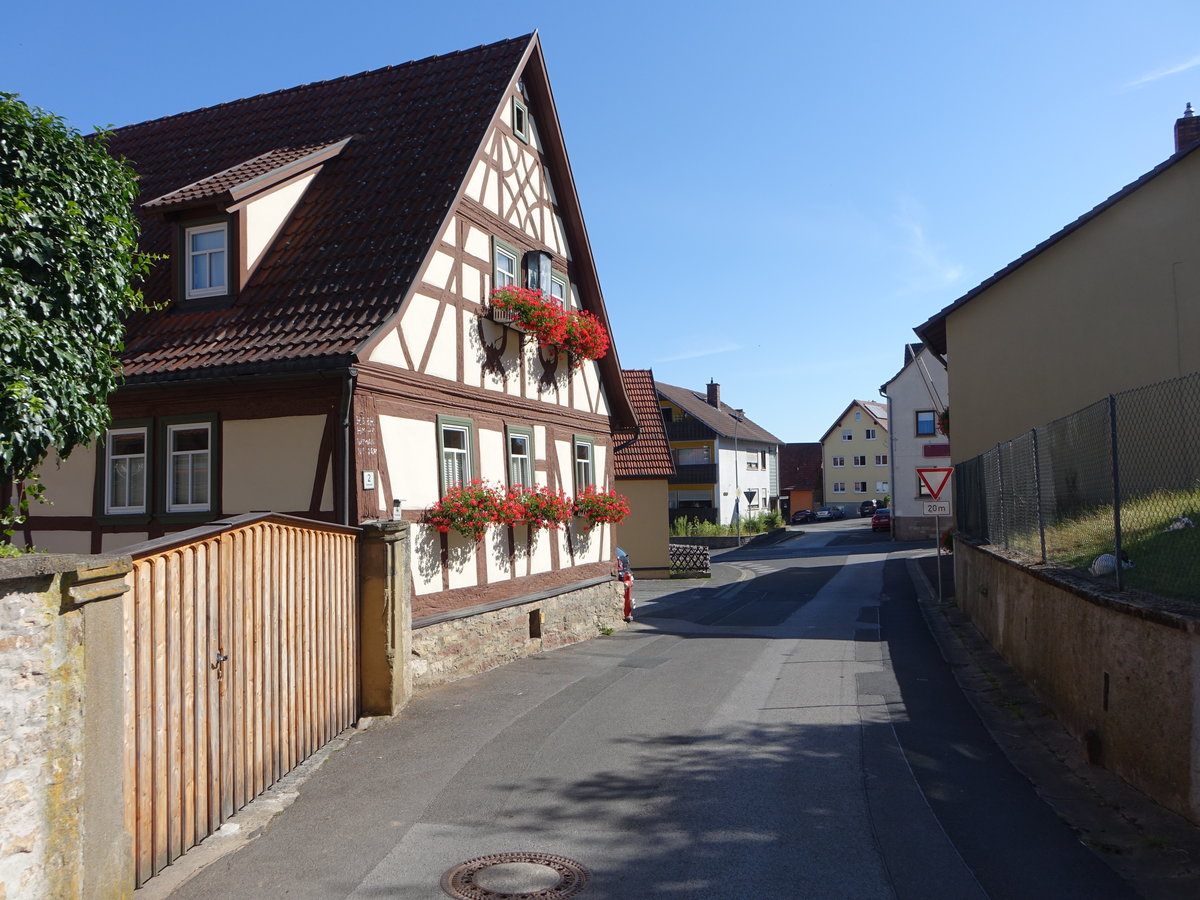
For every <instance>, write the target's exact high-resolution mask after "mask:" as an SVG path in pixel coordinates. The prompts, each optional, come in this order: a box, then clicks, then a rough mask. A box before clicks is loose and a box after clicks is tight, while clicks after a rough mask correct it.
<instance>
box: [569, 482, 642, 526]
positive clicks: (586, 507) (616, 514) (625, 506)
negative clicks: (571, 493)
mask: <svg viewBox="0 0 1200 900" xmlns="http://www.w3.org/2000/svg"><path fill="white" fill-rule="evenodd" d="M575 515H577V516H579V517H581V518H583V519H587V521H588V523H589V524H588V527H589V528H591V527H595V526H596V525H599V524H603V523H607V524H610V525H620V524H621V523H622V522H624V521H625V517H626V516H628V515H629V498H628V497H625V496H623V495H621V494H618V493H617V492H616V491H602V490H600V489H598V488H596V487H595V486H589V487H586V488H584V489H583V490H582V491H581V492H580V493H579V495H578V496H577V497H576V498H575Z"/></svg>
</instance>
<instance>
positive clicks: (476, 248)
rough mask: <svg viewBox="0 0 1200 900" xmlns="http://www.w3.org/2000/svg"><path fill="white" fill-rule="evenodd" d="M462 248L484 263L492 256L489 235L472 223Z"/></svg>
mask: <svg viewBox="0 0 1200 900" xmlns="http://www.w3.org/2000/svg"><path fill="white" fill-rule="evenodd" d="M480 165H481V166H482V165H484V164H483V163H480ZM463 249H465V250H466V251H467V253H468V254H469V255H471V256H474V257H476V258H477V259H480V260H482V261H484V262H485V263H486V262H490V261H491V258H492V239H491V235H489V234H488V233H487V232H485V231H481V230H480V229H478V228H476V227H475V226H474V225H470V226H468V228H467V240H466V246H465V247H464V248H463Z"/></svg>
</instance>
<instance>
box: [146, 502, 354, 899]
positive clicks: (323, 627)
mask: <svg viewBox="0 0 1200 900" xmlns="http://www.w3.org/2000/svg"><path fill="white" fill-rule="evenodd" d="M357 534H358V529H356V528H349V527H345V526H337V525H328V524H325V523H320V522H309V521H306V520H303V519H296V518H293V517H289V516H281V515H271V514H269V515H248V516H239V517H237V518H234V519H229V520H226V521H224V522H218V523H214V524H213V525H210V526H205V527H203V528H198V529H195V530H194V531H191V532H187V533H186V534H183V535H175V536H172V537H169V538H164V539H161V540H158V541H151V542H147V543H145V544H139V545H137V546H135V547H131V548H128V550H127V551H126V552H128V553H130V555H131V556H132V558H133V565H134V569H133V575H132V579H131V582H132V585H133V589H132V591H131V592H130V600H129V602H130V603H132V611H131V614H130V615H129V617H128V618H127V620H126V621H128V622H129V623H130V627H128V628H127V629H126V673H127V674H126V679H125V685H126V688H125V689H126V692H127V694H128V697H127V701H128V705H127V707H126V708H127V709H128V710H130V711H131V712H130V714H129V715H128V716H127V728H128V734H127V738H126V740H127V747H128V749H127V751H126V766H127V768H128V769H130V773H129V778H128V779H127V782H126V783H127V784H129V785H130V794H129V797H128V799H127V807H126V821H127V822H128V823H129V825H130V832H131V833H132V834H133V835H134V844H135V848H134V854H135V860H136V868H137V883H138V886H141V885H142V884H144V883H145V882H146V881H147V880H148V879H149V878H151V877H153V876H154V875H156V874H157V873H158V872H160V871H161V870H162V869H163V868H164V867H165V866H167V865H169V864H170V863H171V862H173V861H174V860H175V859H177V858H178V857H179V856H180V855H181V854H182V853H184V852H186V851H187V850H188V849H189V848H190V847H193V846H195V845H196V844H198V843H200V841H202V840H204V838H206V837H208V835H210V834H212V832H214V831H215V830H216V829H217V828H219V827H220V826H221V823H222V822H224V821H225V820H226V819H227V818H229V817H230V816H231V815H233V814H234V813H235V812H237V810H238V809H240V808H241V807H242V806H244V805H245V804H247V803H249V802H250V801H251V800H252V799H254V797H256V796H257V795H258V794H260V793H262V792H263V791H264V790H266V789H267V788H269V787H271V785H272V784H274V783H275V782H276V781H278V780H279V779H280V778H281V777H283V776H284V775H286V774H287V773H288V772H289V771H291V770H292V769H293V768H295V767H296V766H297V765H299V764H300V763H301V762H303V761H304V760H305V759H307V758H308V757H309V756H311V755H312V754H313V753H314V752H316V751H317V750H318V749H320V748H321V747H322V746H323V745H324V744H326V743H327V742H328V741H329V740H331V739H332V738H333V737H334V736H335V735H337V734H338V733H339V732H341V731H342V730H343V729H345V728H347V727H348V726H350V725H352V724H353V723H354V720H355V718H356V716H357V715H358V708H359V706H358V672H357V658H358V647H357V641H358V621H357V616H358V580H357V571H358V566H357V546H356V541H357Z"/></svg>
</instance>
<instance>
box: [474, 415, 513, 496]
mask: <svg viewBox="0 0 1200 900" xmlns="http://www.w3.org/2000/svg"><path fill="white" fill-rule="evenodd" d="M505 458H506V454H505V452H504V433H503V432H501V431H496V430H494V429H491V428H480V429H479V477H480V478H482V479H483V480H484V481H490V482H492V483H493V484H498V485H500V486H501V487H507V485H508V477H507V473H506V472H505Z"/></svg>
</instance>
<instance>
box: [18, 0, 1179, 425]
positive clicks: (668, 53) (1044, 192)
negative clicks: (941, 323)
mask: <svg viewBox="0 0 1200 900" xmlns="http://www.w3.org/2000/svg"><path fill="white" fill-rule="evenodd" d="M114 9H116V10H119V12H114ZM535 28H536V29H538V30H539V31H540V33H541V38H542V43H543V47H544V50H545V53H546V58H547V62H548V65H549V69H550V78H551V82H552V85H553V88H554V93H555V99H556V101H557V104H558V110H559V115H560V118H561V120H562V124H563V129H564V132H565V134H566V140H567V147H568V150H569V152H570V155H571V161H572V167H573V170H574V175H575V180H576V184H577V187H578V190H579V194H580V200H581V202H582V204H583V210H584V216H585V218H586V221H587V224H588V231H589V235H590V238H591V242H592V248H593V252H594V254H595V256H596V261H597V265H598V267H599V271H600V278H601V283H602V285H603V288H604V293H605V299H606V302H607V305H608V310H609V316H610V319H611V321H612V324H613V330H614V337H615V340H616V343H617V348H618V352H619V354H620V359H621V363H622V365H623V366H625V367H627V368H634V367H637V368H653V369H654V373H655V375H656V377H657V378H659V379H660V380H662V381H665V382H668V383H671V384H679V385H685V386H689V387H694V388H696V389H702V388H703V385H704V384H705V383H706V382H708V381H709V379H715V380H716V381H718V382H720V384H721V385H722V397H723V399H724V400H725V401H726V402H728V403H731V404H732V405H734V406H740V407H743V408H744V409H745V410H746V413H747V415H748V416H750V417H751V418H752V419H754V420H755V421H756V422H758V423H759V424H760V425H762V426H764V427H765V428H767V429H768V430H770V431H772V432H773V433H775V434H776V435H777V436H778V437H780V438H781V439H783V440H785V441H812V440H817V439H818V438H820V436H821V434H822V433H823V432H824V431H825V430H826V429H827V428H828V427H829V426H830V425H831V424H832V423H833V420H834V418H835V417H836V416H837V415H838V414H839V413H840V412H841V411H842V410H843V409H844V408H845V406H846V405H847V404H848V403H849V401H850V400H851V399H853V398H856V397H857V398H859V399H864V400H873V399H879V394H878V388H879V386H880V385H881V384H883V383H884V382H885V381H887V380H888V379H889V378H891V376H892V375H894V374H895V373H896V371H897V370H898V368H899V366H900V364H901V362H902V353H903V345H904V343H905V342H906V341H912V340H915V337H914V335H913V333H912V327H913V326H914V325H917V324H919V323H920V322H922V321H924V320H925V319H926V318H928V317H929V316H930V315H932V314H933V313H935V312H937V311H938V310H939V309H941V308H942V307H943V306H945V305H946V304H948V303H950V302H952V301H953V300H954V299H956V298H957V297H959V296H960V295H961V294H963V293H965V292H966V291H967V290H969V289H970V288H971V287H973V286H974V285H976V284H978V283H979V282H980V281H982V280H983V279H984V278H986V277H988V276H989V275H990V274H992V273H993V272H994V271H996V270H997V269H999V268H1001V267H1003V266H1004V265H1005V264H1007V263H1008V262H1009V261H1011V260H1012V259H1014V258H1015V257H1017V256H1019V255H1020V254H1021V253H1023V252H1025V251H1026V250H1028V249H1029V248H1030V247H1032V246H1033V245H1034V244H1036V243H1038V242H1039V241H1041V240H1042V239H1044V238H1045V237H1047V236H1049V235H1050V234H1051V233H1053V232H1054V231H1056V230H1058V229H1059V228H1061V227H1062V226H1063V225H1065V224H1067V223H1068V222H1070V221H1071V220H1073V219H1074V218H1076V217H1077V216H1078V215H1080V214H1081V213H1083V212H1085V211H1086V210H1088V209H1090V208H1091V207H1092V206H1094V205H1096V204H1097V203H1099V202H1100V201H1101V200H1103V199H1104V198H1105V197H1107V196H1108V195H1110V194H1111V193H1113V192H1114V191H1116V190H1118V189H1119V188H1120V187H1121V186H1123V185H1124V184H1126V183H1128V182H1130V181H1132V180H1134V179H1135V178H1137V177H1138V176H1139V175H1141V174H1142V173H1143V172H1145V171H1146V170H1148V169H1150V168H1152V167H1153V166H1154V165H1156V164H1158V163H1159V162H1161V161H1162V160H1163V159H1165V158H1166V157H1167V156H1169V155H1170V154H1171V152H1172V150H1173V144H1172V124H1173V122H1174V120H1175V119H1176V118H1177V117H1178V116H1179V115H1180V114H1181V112H1182V110H1183V107H1184V104H1185V103H1186V102H1187V101H1193V102H1195V103H1196V104H1197V106H1198V107H1200V4H1197V3H1195V2H1194V0H1192V2H1169V0H1164V2H1156V0H1145V2H1142V3H1139V4H1136V6H1135V4H1132V3H1129V2H1110V0H1101V2H1088V3H1083V2H1055V0H1041V2H1036V3H1035V2H1027V0H1010V2H1007V3H987V4H984V3H976V2H968V0H961V2H951V0H940V2H921V0H916V2H913V3H907V4H898V3H895V2H876V0H864V2H859V3H856V4H830V3H809V2H763V0H750V2H743V3H741V4H738V5H736V6H733V5H728V4H715V3H705V2H693V3H686V4H685V3H675V2H665V3H649V2H644V0H643V2H640V3H628V2H624V0H613V2H607V3H605V4H575V3H562V2H558V3H548V2H540V0H528V2H522V3H519V4H504V3H495V2H488V3H482V2H476V0H459V2H456V3H453V4H414V3H408V2H402V0H400V2H398V0H393V2H375V0H368V2H355V0H345V2H343V3H341V4H327V3H320V4H317V3H312V2H309V0H294V2H291V3H288V4H286V5H284V4H277V5H276V4H257V3H247V2H245V0H243V2H239V3H230V2H226V0H210V2H209V3H207V4H203V5H200V6H196V5H191V4H163V3H161V2H159V3H146V2H126V3H118V4H115V5H111V4H110V5H108V6H105V5H102V4H94V3H82V2H77V3H61V2H54V0H46V2H42V3H36V4H35V3H26V4H22V5H21V7H20V8H18V9H10V10H8V11H7V12H6V13H5V31H6V32H7V33H6V37H5V51H4V53H3V54H0V90H3V91H9V92H16V93H19V94H20V95H21V96H22V97H23V98H24V99H25V100H26V101H27V102H29V103H31V104H35V105H38V106H42V107H44V108H45V109H48V110H51V111H53V112H56V113H58V114H60V115H62V116H64V117H65V118H66V119H67V120H68V121H69V122H70V123H71V124H73V125H75V126H76V127H77V128H79V129H81V130H84V131H88V130H91V128H92V127H93V126H96V125H105V124H111V125H125V124H130V123H133V122H140V121H143V120H145V119H150V118H155V117H158V116H163V115H169V114H172V113H176V112H181V111H183V110H187V109H194V108H197V107H202V106H209V105H211V104H214V103H219V102H223V101H226V100H233V99H236V98H239V97H245V96H250V95H253V94H257V93H262V92H265V91H271V90H276V89H280V88H286V87H291V86H293V85H296V84H301V83H304V82H310V81H318V80H322V79H326V78H334V77H337V76H341V75H347V74H352V73H355V72H360V71H363V70H365V69H371V68H377V67H379V66H385V65H390V64H394V63H399V62H404V61H406V60H409V59H417V58H420V57H423V56H429V55H431V54H435V53H446V52H450V51H453V50H456V49H462V48H466V47H472V46H476V45H478V44H481V43H488V42H490V41H494V40H498V39H501V38H505V37H511V36H514V35H517V34H522V33H525V32H528V31H531V30H533V29H535ZM1113 327H1118V328H1119V327H1120V323H1119V322H1114V323H1113ZM1017 353H1019V348H1014V354H1017Z"/></svg>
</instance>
